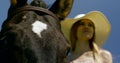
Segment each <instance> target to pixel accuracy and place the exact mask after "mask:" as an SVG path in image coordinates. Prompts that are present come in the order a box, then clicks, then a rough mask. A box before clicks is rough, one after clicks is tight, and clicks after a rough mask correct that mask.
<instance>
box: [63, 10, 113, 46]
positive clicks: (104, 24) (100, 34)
mask: <svg viewBox="0 0 120 63" xmlns="http://www.w3.org/2000/svg"><path fill="white" fill-rule="evenodd" d="M81 19H89V20H91V21H92V22H93V23H94V25H95V33H96V34H95V35H96V37H95V41H96V44H97V45H98V46H100V47H101V46H102V45H103V44H104V42H105V41H106V39H107V38H108V36H109V33H110V30H111V26H110V23H109V21H108V19H107V18H106V16H105V15H104V14H103V13H102V12H99V11H92V12H89V13H87V14H86V15H85V16H83V17H81V18H76V19H74V18H67V19H65V20H63V21H61V28H62V31H63V34H64V35H65V37H66V38H67V39H68V41H69V42H70V30H71V27H72V26H73V24H74V23H76V22H77V21H79V20H81Z"/></svg>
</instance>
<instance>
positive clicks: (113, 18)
mask: <svg viewBox="0 0 120 63" xmlns="http://www.w3.org/2000/svg"><path fill="white" fill-rule="evenodd" d="M29 1H31V0H29ZM54 1H55V0H45V2H46V3H47V4H48V5H51V4H52V3H53V2H54ZM68 1H69V0H68ZM119 2H120V0H75V1H74V5H73V8H72V10H71V13H70V14H69V16H68V17H69V18H73V17H74V16H76V15H78V14H83V13H87V12H89V11H93V10H98V11H101V12H103V13H104V14H105V15H106V16H107V18H108V20H109V22H110V23H111V33H110V36H109V37H108V39H107V41H106V43H105V44H104V45H103V48H104V49H107V50H109V51H110V52H111V53H112V55H113V62H114V63H120V60H119V59H120V49H119V48H120V33H119V32H120V28H119V27H120V16H119V15H120V8H119V6H120V3H119ZM9 5H10V3H9V0H1V1H0V26H1V24H2V23H3V21H4V20H5V19H6V18H7V10H8V8H9Z"/></svg>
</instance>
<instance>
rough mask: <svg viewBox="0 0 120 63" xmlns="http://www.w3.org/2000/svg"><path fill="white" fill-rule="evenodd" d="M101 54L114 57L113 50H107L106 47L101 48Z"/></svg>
mask: <svg viewBox="0 0 120 63" xmlns="http://www.w3.org/2000/svg"><path fill="white" fill-rule="evenodd" d="M100 54H101V55H102V56H106V57H110V56H111V57H112V54H111V52H110V51H108V50H105V49H101V50H100Z"/></svg>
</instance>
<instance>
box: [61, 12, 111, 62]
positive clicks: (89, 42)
mask: <svg viewBox="0 0 120 63" xmlns="http://www.w3.org/2000/svg"><path fill="white" fill-rule="evenodd" d="M61 26H62V31H63V33H64V35H65V36H66V38H67V39H68V41H69V43H70V45H71V51H70V54H69V56H68V63H112V55H111V53H110V52H109V51H107V50H104V49H102V45H103V43H104V42H105V40H106V39H107V37H108V35H109V33H110V23H109V22H108V20H107V18H106V17H105V16H104V14H103V13H101V12H99V11H92V12H89V13H87V14H86V15H84V16H82V17H80V15H79V16H77V17H76V18H74V19H66V20H64V21H62V22H61Z"/></svg>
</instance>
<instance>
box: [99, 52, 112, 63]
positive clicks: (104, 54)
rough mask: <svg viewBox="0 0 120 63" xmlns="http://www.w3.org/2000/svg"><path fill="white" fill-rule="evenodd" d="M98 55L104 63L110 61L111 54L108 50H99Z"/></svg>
mask: <svg viewBox="0 0 120 63" xmlns="http://www.w3.org/2000/svg"><path fill="white" fill-rule="evenodd" d="M100 55H101V57H102V58H103V61H104V63H112V54H111V53H110V52H109V51H108V50H101V52H100Z"/></svg>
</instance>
